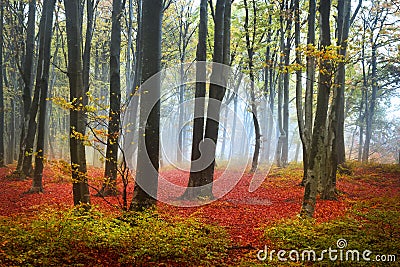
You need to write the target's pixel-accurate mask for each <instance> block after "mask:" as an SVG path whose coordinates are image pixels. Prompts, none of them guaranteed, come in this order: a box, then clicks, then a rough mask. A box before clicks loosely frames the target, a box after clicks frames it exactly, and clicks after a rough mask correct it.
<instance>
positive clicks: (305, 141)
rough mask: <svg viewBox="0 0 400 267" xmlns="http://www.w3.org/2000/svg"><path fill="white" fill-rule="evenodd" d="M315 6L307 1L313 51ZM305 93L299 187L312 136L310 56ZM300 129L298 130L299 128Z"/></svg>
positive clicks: (312, 72)
mask: <svg viewBox="0 0 400 267" xmlns="http://www.w3.org/2000/svg"><path fill="white" fill-rule="evenodd" d="M316 8H317V4H316V1H315V0H310V1H309V7H308V26H307V27H308V32H307V46H308V48H307V49H311V51H312V49H314V46H315V19H316ZM306 61H307V63H306V64H307V67H306V93H305V101H304V136H303V138H302V145H303V180H302V181H301V185H302V186H304V185H305V183H306V179H307V168H308V161H309V153H310V146H311V136H312V127H313V125H312V121H313V98H314V97H313V95H314V82H315V63H316V62H315V58H314V56H312V55H307V57H306ZM299 129H300V128H299Z"/></svg>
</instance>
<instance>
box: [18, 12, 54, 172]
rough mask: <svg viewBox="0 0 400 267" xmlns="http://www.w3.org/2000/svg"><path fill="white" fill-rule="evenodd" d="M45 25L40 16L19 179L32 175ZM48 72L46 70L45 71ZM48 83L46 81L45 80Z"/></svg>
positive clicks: (41, 78) (43, 68)
mask: <svg viewBox="0 0 400 267" xmlns="http://www.w3.org/2000/svg"><path fill="white" fill-rule="evenodd" d="M46 23H47V18H46V16H45V15H43V14H42V17H41V19H40V25H39V56H38V63H37V70H36V83H35V91H34V95H33V100H32V103H31V104H30V111H29V115H28V117H29V120H28V128H27V131H26V136H25V140H24V146H25V147H24V156H23V161H22V174H21V179H25V177H26V176H31V174H32V157H33V154H34V153H33V146H34V143H35V137H36V132H37V123H36V116H37V112H38V108H39V99H40V94H41V92H40V91H41V89H42V88H43V85H42V83H43V81H44V80H43V73H44V72H45V71H46V70H45V66H44V64H45V60H46V59H45V57H46V50H47V47H46V38H47V36H46V35H47V32H46V31H45V26H46ZM47 72H48V70H47ZM47 82H48V80H47ZM46 86H47V85H46Z"/></svg>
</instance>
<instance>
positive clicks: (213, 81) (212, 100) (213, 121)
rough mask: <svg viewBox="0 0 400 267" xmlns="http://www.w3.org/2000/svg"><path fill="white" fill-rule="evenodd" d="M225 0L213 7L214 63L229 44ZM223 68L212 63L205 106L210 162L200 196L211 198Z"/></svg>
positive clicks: (223, 81) (221, 58) (223, 92)
mask: <svg viewBox="0 0 400 267" xmlns="http://www.w3.org/2000/svg"><path fill="white" fill-rule="evenodd" d="M225 2H226V1H225V0H217V4H216V8H215V25H214V55H213V62H214V63H223V58H224V47H225V46H226V45H229V44H224V13H225ZM223 72H224V68H223V67H222V65H218V64H217V65H213V69H212V73H211V78H210V89H209V103H208V108H207V120H206V128H205V134H204V140H205V141H207V139H208V140H209V141H211V143H210V145H209V146H208V147H207V149H206V151H205V152H204V153H205V154H206V158H207V159H210V160H211V161H212V162H211V164H209V165H208V166H207V167H206V168H205V169H204V170H203V172H204V173H203V176H202V182H201V185H202V186H203V188H202V190H201V192H200V196H201V197H204V198H208V199H212V198H213V197H214V196H213V193H212V186H213V180H214V169H215V150H216V144H217V140H218V129H219V118H220V110H221V101H222V99H223V98H224V95H225V90H226V88H225V86H226V81H227V76H225V73H223Z"/></svg>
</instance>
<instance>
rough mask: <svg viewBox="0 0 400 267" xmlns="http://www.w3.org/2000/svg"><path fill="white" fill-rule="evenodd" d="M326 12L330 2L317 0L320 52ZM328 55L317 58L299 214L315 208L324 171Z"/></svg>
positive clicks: (325, 39) (325, 41)
mask: <svg viewBox="0 0 400 267" xmlns="http://www.w3.org/2000/svg"><path fill="white" fill-rule="evenodd" d="M330 11H331V1H330V0H321V2H320V6H319V12H320V31H321V32H320V45H321V49H322V51H323V52H325V51H326V49H328V47H329V46H330V45H331V35H330V23H329V18H330ZM331 64H332V63H331V60H330V59H329V58H321V59H320V72H319V82H318V95H317V109H316V113H315V120H314V126H313V133H312V141H311V147H310V155H309V158H308V166H307V179H306V182H305V190H304V198H303V205H302V209H301V213H300V214H301V215H302V216H307V217H312V216H313V214H314V210H315V203H316V197H317V193H318V183H319V181H321V179H323V178H321V175H322V174H323V172H324V167H325V165H324V163H325V162H324V160H325V155H324V154H325V153H326V148H325V142H326V129H325V127H326V122H327V112H328V106H329V95H330V90H331V78H332V77H331V71H332V65H331Z"/></svg>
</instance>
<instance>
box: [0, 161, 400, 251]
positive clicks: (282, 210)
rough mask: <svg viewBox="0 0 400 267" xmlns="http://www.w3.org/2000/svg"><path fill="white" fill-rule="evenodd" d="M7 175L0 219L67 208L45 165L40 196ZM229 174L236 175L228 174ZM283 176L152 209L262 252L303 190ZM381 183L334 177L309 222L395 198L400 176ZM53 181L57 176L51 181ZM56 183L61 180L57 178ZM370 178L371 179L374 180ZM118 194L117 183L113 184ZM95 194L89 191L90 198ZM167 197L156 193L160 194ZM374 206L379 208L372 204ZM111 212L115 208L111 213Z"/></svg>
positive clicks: (294, 176) (0, 184)
mask: <svg viewBox="0 0 400 267" xmlns="http://www.w3.org/2000/svg"><path fill="white" fill-rule="evenodd" d="M11 172H12V169H10V168H0V190H1V192H2V193H1V194H0V216H13V215H18V214H20V213H31V212H35V211H38V210H40V209H41V208H43V207H44V206H51V207H53V208H56V209H65V208H67V207H70V206H72V205H73V202H72V185H71V184H70V183H69V177H68V175H66V174H65V173H62V172H61V171H60V169H59V168H55V167H53V168H52V166H51V165H50V164H47V166H46V168H45V170H44V174H43V178H44V193H43V194H24V192H26V191H27V190H28V189H29V188H30V187H31V183H32V181H31V180H27V181H17V180H15V179H14V180H12V179H8V178H5V177H6V176H7V175H8V174H10V173H11ZM370 172H371V171H368V170H364V169H358V170H355V173H354V175H355V176H357V177H358V176H361V177H366V176H368V175H370ZM221 173H222V172H221V171H217V172H216V177H220V176H221ZM162 175H164V176H165V177H167V178H168V180H169V181H170V182H172V183H174V184H178V185H182V186H185V185H186V184H187V181H188V175H189V174H188V173H187V172H181V171H177V170H168V171H163V172H162ZM232 175H237V174H236V173H233V174H232ZM285 175H286V174H279V175H277V174H276V173H272V174H271V175H269V176H268V177H267V178H266V180H265V181H264V182H263V185H262V186H261V187H260V188H259V189H257V190H256V191H254V192H252V193H250V192H249V191H248V189H249V184H250V180H251V176H250V175H249V174H244V175H243V176H242V178H241V179H240V181H239V182H238V183H237V185H236V186H235V187H234V188H233V190H232V191H231V192H229V193H228V194H227V195H225V196H223V197H222V198H221V199H219V200H217V201H215V202H213V203H211V204H208V205H206V206H201V207H192V208H181V207H175V206H170V205H167V204H165V203H161V202H160V203H158V205H157V206H158V210H159V212H160V213H161V214H163V216H165V217H166V218H168V216H169V215H170V214H173V215H179V216H180V217H183V218H186V217H190V216H197V217H200V219H201V220H203V221H204V222H208V223H212V224H219V225H221V226H223V227H225V229H226V230H227V231H228V233H229V234H230V237H231V240H232V242H233V243H234V244H235V245H237V246H248V245H251V246H252V247H262V246H264V245H265V244H264V243H263V242H264V240H262V239H261V237H262V234H263V230H262V229H263V227H265V226H266V225H268V224H270V223H272V222H274V221H276V220H280V219H282V218H294V217H295V216H297V214H298V213H299V211H300V208H301V204H302V198H303V193H304V191H303V190H304V188H302V187H300V186H298V183H299V182H300V181H299V179H301V178H299V177H301V170H300V169H299V170H296V171H291V172H290V173H289V172H288V174H287V175H286V176H285ZM380 175H382V176H384V178H385V179H382V180H379V182H377V181H375V180H373V182H371V181H369V180H365V179H349V178H340V179H339V180H338V182H337V188H338V190H339V191H340V192H343V195H342V196H340V197H339V200H338V201H323V200H318V201H317V204H316V211H315V218H316V220H317V222H323V221H328V220H331V219H334V218H337V217H340V216H343V215H344V214H345V212H346V211H347V210H348V209H349V208H350V207H351V205H352V204H351V203H352V202H354V201H359V200H364V199H370V198H372V197H378V196H380V197H388V198H390V197H391V196H393V195H399V192H400V190H399V189H400V175H399V174H396V173H394V174H393V173H390V174H380ZM88 176H89V178H90V181H91V185H93V186H96V187H100V186H101V182H102V176H103V170H102V169H100V168H89V170H88ZM55 177H58V178H57V179H56V178H55ZM61 178H62V179H61ZM375 178H376V177H375ZM118 188H119V190H121V189H122V184H121V183H120V182H119V183H118ZM132 192H133V181H130V184H129V185H128V201H130V200H131V198H132ZM95 193H96V191H95V190H93V189H91V194H92V195H94V194H95ZM162 193H168V192H163V190H162V188H161V189H160V194H162ZM91 201H92V203H93V204H95V205H98V206H100V208H101V209H102V211H103V212H107V213H115V212H118V207H120V204H121V203H122V200H121V195H119V196H118V197H108V198H107V201H108V202H109V203H110V204H111V205H110V204H107V203H106V202H105V201H104V200H103V199H102V198H97V197H92V198H91ZM377 205H379V203H377ZM116 207H117V208H116Z"/></svg>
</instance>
